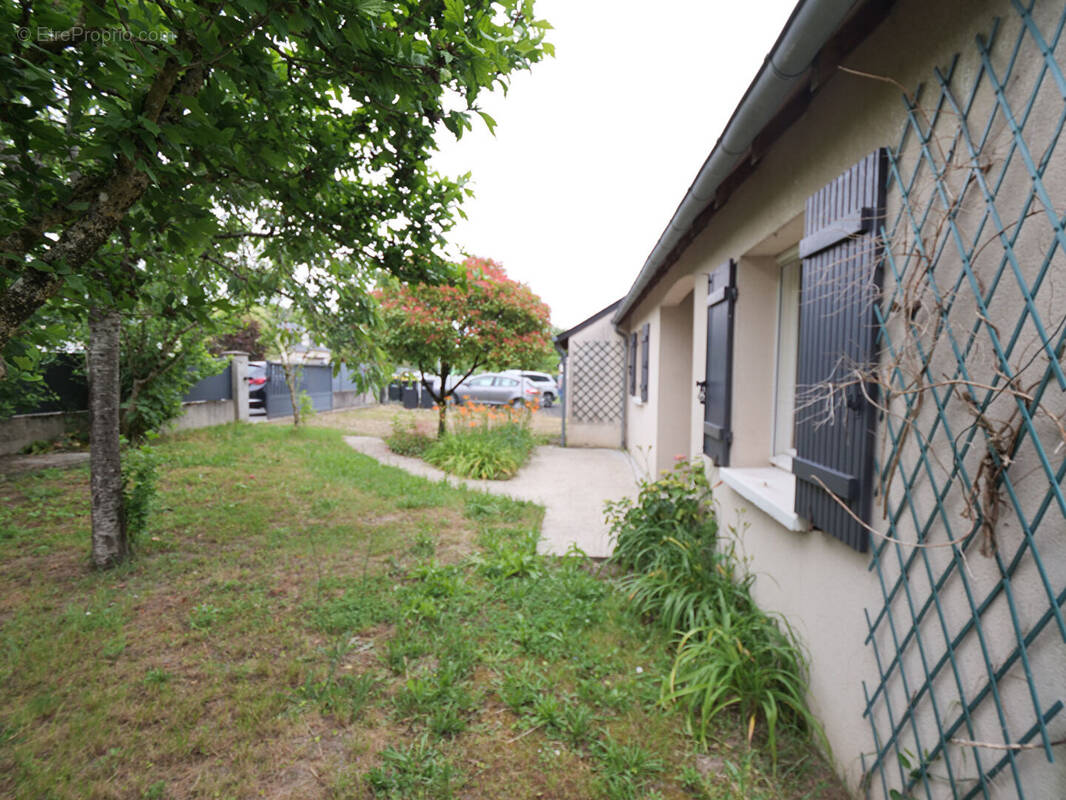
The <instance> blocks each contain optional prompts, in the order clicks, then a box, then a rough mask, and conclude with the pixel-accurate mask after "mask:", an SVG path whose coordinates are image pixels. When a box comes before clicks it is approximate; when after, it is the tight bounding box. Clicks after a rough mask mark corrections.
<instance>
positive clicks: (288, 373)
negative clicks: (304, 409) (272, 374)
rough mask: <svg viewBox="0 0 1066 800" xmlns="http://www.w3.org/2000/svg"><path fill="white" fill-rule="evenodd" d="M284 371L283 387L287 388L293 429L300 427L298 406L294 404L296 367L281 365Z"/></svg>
mask: <svg viewBox="0 0 1066 800" xmlns="http://www.w3.org/2000/svg"><path fill="white" fill-rule="evenodd" d="M282 369H284V370H285V385H286V386H288V387H289V402H290V403H291V404H292V424H293V427H296V428H299V427H300V406H299V405H298V404H297V402H296V369H297V368H296V365H295V364H289V363H288V362H285V363H283V364H282Z"/></svg>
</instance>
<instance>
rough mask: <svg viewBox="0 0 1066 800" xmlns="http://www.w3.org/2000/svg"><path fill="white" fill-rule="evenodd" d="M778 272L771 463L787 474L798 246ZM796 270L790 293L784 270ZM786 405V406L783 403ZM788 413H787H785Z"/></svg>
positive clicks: (793, 385) (792, 406) (796, 332)
mask: <svg viewBox="0 0 1066 800" xmlns="http://www.w3.org/2000/svg"><path fill="white" fill-rule="evenodd" d="M777 265H778V268H779V272H778V280H777V324H776V331H775V336H774V391H773V402H774V405H773V427H772V431H771V434H770V463H771V464H773V465H774V466H775V467H779V468H781V469H783V470H785V471H787V472H791V471H792V459H793V457H794V456H795V455H796V448H795V447H793V446H791V440H792V436H793V435H794V432H795V410H794V409H795V405H796V366H797V362H798V353H797V352H796V349H797V348H798V336H799V330H798V326H799V300H800V289H801V280H802V279H801V275H802V271H801V270H802V266H801V262H800V257H799V245H798V244H797V245H795V246H794V247H790V248H789V249H788V250H785V251H784V252H783V253H780V254H779V255H778V256H777ZM787 269H794V270H796V273H795V274H796V281H795V289H794V291H793V290H790V287H788V286H787V285H786V280H785V270H787ZM789 303H791V304H794V309H793V314H792V316H793V319H794V323H793V324H791V325H789V328H790V329H789V330H788V331H786V330H785V325H786V324H787V320H786V315H785V311H786V308H787V306H786V304H789ZM786 335H789V336H791V337H793V341H792V342H791V343H790V349H791V353H790V356H791V361H792V363H791V365H786V364H785V363H784V362H783V359H784V358H785V345H786V343H785V342H784V337H785V336H786ZM783 368H787V369H788V370H789V372H790V373H791V374H790V375H788V376H784V377H783V376H782V369H783ZM785 402H787V405H783V403H785ZM786 409H787V410H786ZM786 437H787V438H788V440H789V442H790V444H788V445H785V444H783V442H782V440H784V439H785V438H786Z"/></svg>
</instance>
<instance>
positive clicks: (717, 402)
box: [703, 259, 737, 467]
mask: <svg viewBox="0 0 1066 800" xmlns="http://www.w3.org/2000/svg"><path fill="white" fill-rule="evenodd" d="M736 286H737V265H736V262H735V261H733V260H732V259H730V260H729V261H727V262H726V263H725V264H723V265H722V266H720V267H718V269H716V270H715V271H714V272H712V273H711V274H710V275H709V276H707V370H706V373H705V375H706V377H705V378H704V380H705V381H706V387H705V388H704V402H703V452H704V454H705V455H707V456H709V457H710V458H711V460H712V461H714V463H715V464H717V465H718V466H720V467H728V466H729V445H730V443H731V442H732V441H733V431H732V428H731V424H732V407H733V306H734V305H735V303H736V299H737V289H736Z"/></svg>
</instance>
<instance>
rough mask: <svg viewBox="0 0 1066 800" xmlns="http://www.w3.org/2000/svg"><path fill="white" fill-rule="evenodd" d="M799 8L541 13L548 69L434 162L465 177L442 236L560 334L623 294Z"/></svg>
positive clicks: (689, 5) (575, 7)
mask: <svg viewBox="0 0 1066 800" xmlns="http://www.w3.org/2000/svg"><path fill="white" fill-rule="evenodd" d="M794 5H795V0H748V1H747V2H736V0H703V1H702V2H699V1H697V0H661V1H660V2H658V3H647V2H644V3H636V2H628V0H615V2H606V0H595V1H593V0H537V3H536V11H537V16H538V17H541V18H544V19H547V20H548V21H549V22H550V23H551V24H552V25H553V26H554V28H555V30H553V31H551V32H550V37H549V41H551V42H552V43H554V45H555V48H556V57H555V58H549V59H546V60H545V61H543V62H541V63H539V64H536V65H534V67H533V70H532V71H531V72H528V73H521V74H519V75H517V76H516V77H515V78H514V80H513V81H512V83H511V88H510V91H509V92H508V93H507V95H506V96H504V95H502V93H499V92H496V93H494V94H493V95H492V96H491V97H486V98H485V100H484V102H482V104H481V105H482V107H483V108H484V109H485V110H486V111H487V112H488V113H490V114H491V115H492V116H493V117H494V118H495V119H496V122H497V123H498V127H497V128H496V135H495V136H492V135H490V134H489V133H488V132H487V131H486V129H485V126H484V125H483V124H481V122H480V120H478V121H477V123H476V124H475V127H474V131H473V132H472V133H467V134H465V135H464V136H463V138H462V139H461V140H460V141H458V142H456V141H454V138H452V137H451V135H450V134H447V133H445V135H444V136H442V137H441V139H440V141H441V145H442V148H441V150H442V151H441V153H440V154H439V155H438V156H436V157H435V158H434V160H433V164H434V166H435V167H436V169H438V170H439V171H440V172H442V173H444V174H447V175H452V176H455V175H459V174H462V173H464V172H467V171H469V172H472V173H473V188H474V190H475V192H476V197H474V198H473V199H471V200H468V201H467V202H466V203H465V204H464V209H465V211H466V213H467V215H468V217H469V219H468V220H459V223H458V224H457V225H456V227H455V228H454V229H453V230H452V232H451V235H450V238H451V242H452V244H453V247H454V248H455V251H456V254H458V252H459V251H464V252H468V253H472V254H474V255H479V256H485V257H487V258H493V259H496V260H497V261H500V262H502V263H503V265H504V267H505V268H506V269H507V272H508V274H509V275H510V276H511V277H512V278H516V279H518V280H520V281H523V282H525V283H528V284H529V285H530V287H531V288H532V289H533V291H535V292H536V293H537V294H539V295H540V296H541V297H542V298H543V299H544V300H545V301H546V302H547V303H548V305H550V306H551V309H552V322H553V323H554V324H556V325H559V326H561V327H563V328H569V327H571V326H573V325H575V324H577V323H578V322H580V321H581V320H583V319H585V318H586V317H588V316H590V315H591V314H594V313H595V312H596V311H599V310H600V309H601V308H603V307H604V306H606V305H608V304H609V303H612V302H614V301H615V300H617V299H618V298H620V297H621V296H622V295H624V294H625V293H626V292H627V291H628V290H629V287H630V285H631V284H632V282H633V280H634V279H635V278H636V276H637V273H638V272H639V271H640V268H641V266H643V264H644V259H645V258H647V256H648V254H649V253H650V252H651V250H652V248H653V247H654V246H655V242H656V241H657V240H658V238H659V234H660V233H662V231H663V229H664V228H665V227H666V224H667V222H668V221H669V220H670V217H671V215H672V214H673V212H674V210H675V209H676V208H677V205H678V203H680V202H681V198H682V197H683V196H684V194H685V191H686V190H687V189H688V187H689V184H691V183H692V180H693V179H694V178H695V177H696V173H697V172H698V171H699V168H700V166H701V165H702V164H703V161H704V159H705V158H706V157H707V155H708V154H709V153H710V151H711V148H712V147H714V143H715V142H716V141H717V139H718V136H719V135H720V134H721V132H722V129H723V128H724V127H725V124H726V122H728V120H729V117H730V115H731V114H732V113H733V110H734V109H735V108H736V105H737V103H738V102H739V101H740V98H741V96H743V94H744V91H745V90H746V89H747V87H748V84H749V83H750V82H751V80H752V79H753V78H754V77H755V73H756V72H757V71H758V69H759V67H760V66H761V64H762V62H763V59H764V58H765V57H766V55H767V53H769V51H770V48H771V47H772V46H773V43H774V42H775V41H776V39H777V36H778V34H779V33H780V31H781V28H782V27H783V26H784V24H785V21H786V20H787V19H788V16H789V14H790V13H791V11H792V8H793V6H794Z"/></svg>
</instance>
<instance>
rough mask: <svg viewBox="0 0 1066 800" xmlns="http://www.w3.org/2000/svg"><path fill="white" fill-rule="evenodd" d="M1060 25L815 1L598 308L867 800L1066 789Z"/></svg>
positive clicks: (874, 3) (639, 416)
mask: <svg viewBox="0 0 1066 800" xmlns="http://www.w3.org/2000/svg"><path fill="white" fill-rule="evenodd" d="M1064 27H1066V6H1064V4H1063V3H1062V2H1033V1H1032V0H987V1H984V0H975V1H974V2H948V0H898V1H897V2H889V1H887V0H868V1H867V2H861V1H860V2H848V1H842V0H805V2H801V3H799V4H798V6H797V8H796V10H795V11H794V12H793V14H792V17H791V18H790V20H789V22H788V23H787V25H786V27H785V29H784V30H783V31H782V33H781V35H780V37H779V39H778V40H777V43H776V44H775V46H774V48H773V50H772V51H771V53H770V55H769V56H768V58H767V60H766V61H765V63H764V66H763V67H762V69H761V70H760V72H759V73H758V75H757V76H756V77H755V79H754V81H753V82H752V84H751V86H750V88H749V89H748V91H747V93H746V95H745V96H744V98H743V100H742V101H741V103H740V105H739V106H738V108H737V109H736V111H735V112H734V114H733V116H732V118H731V120H730V122H729V124H728V126H727V127H726V129H725V131H724V132H722V134H721V137H720V138H719V139H718V142H717V144H716V145H715V147H714V149H713V150H712V152H711V153H710V155H709V156H708V158H707V160H706V162H705V163H704V164H703V166H702V168H701V169H700V170H699V173H698V174H697V176H696V178H695V180H694V182H693V183H692V185H691V187H690V188H689V190H688V192H687V194H686V195H685V197H684V198H683V199H682V201H681V204H680V205H679V206H678V208H677V210H676V212H675V213H674V215H673V217H672V218H671V219H670V220H669V221H667V224H666V226H665V230H664V232H663V234H662V236H661V238H660V239H659V241H658V243H657V245H656V246H655V248H654V250H653V251H652V253H651V254H650V256H649V257H648V258H647V260H646V262H645V264H644V266H643V268H642V269H641V271H640V273H639V275H638V276H637V278H636V280H635V281H634V283H633V285H632V287H631V289H630V291H629V292H628V294H627V295H626V296H625V297H624V298H623V299H622V301H621V302H620V303H619V304H618V306H617V307H616V308H615V310H614V312H613V314H612V317H611V321H612V323H614V324H615V325H617V326H618V328H619V329H620V330H621V331H623V333H624V334H625V336H626V346H627V358H628V363H630V364H635V366H634V367H633V368H632V373H631V374H639V376H640V378H639V380H638V381H634V380H632V378H630V379H629V380H628V381H627V385H626V408H625V412H624V419H625V431H624V436H625V442H626V446H627V447H628V448H629V450H630V451H631V452H632V453H633V454H634V456H636V454H637V453H641V454H646V457H647V459H648V461H649V463H650V464H651V465H652V467H653V468H654V469H655V470H657V471H662V470H665V469H667V468H669V466H670V465H671V464H672V463H673V461H674V457H675V456H676V455H679V454H680V455H683V456H688V457H692V458H702V459H703V460H704V462H705V464H706V465H707V467H708V472H709V475H710V477H711V480H712V484H714V485H715V486H716V490H715V491H716V502H717V504H718V511H719V515H720V519H721V520H722V522H723V525H730V526H734V527H735V528H736V529H737V531H738V534H739V535H740V536H741V538H742V542H743V547H744V549H745V551H746V553H747V555H748V556H749V557H750V560H751V569H752V571H753V573H754V574H756V576H757V577H756V582H755V589H754V591H755V595H756V599H757V600H758V602H759V603H760V604H761V605H762V606H763V607H764V608H767V609H769V610H773V611H775V612H778V613H780V614H781V615H782V616H783V617H784V618H785V619H786V620H788V622H789V623H790V624H791V625H792V627H793V628H794V629H795V631H796V632H797V634H798V636H799V638H800V639H801V640H802V641H803V642H804V644H805V646H806V648H807V650H808V654H809V658H810V693H809V694H810V697H809V699H810V703H811V706H812V708H813V710H814V711H815V713H816V714H817V715H818V716H819V718H820V719H821V720H822V721H823V724H824V726H825V731H826V734H827V736H828V740H829V743H830V746H831V748H832V755H833V758H834V760H835V763H836V764H837V765H838V767H839V769H840V771H841V773H842V774H843V775H844V777H845V778H846V780H847V782H848V783H849V785H850V786H851V787H852V788H853V789H854V790H855V791H856V792H860V791H861V792H863V793H865V794H866V795H867V796H871V797H876V798H885V800H888V798H897V797H915V798H917V797H922V798H940V797H961V798H970V797H984V798H989V797H1012V798H1013V797H1025V798H1061V797H1064V796H1066V747H1064V746H1063V741H1064V740H1066V713H1064V703H1066V623H1064V612H1063V605H1064V604H1066V496H1064V495H1066V490H1064V484H1063V479H1064V476H1066V423H1064V420H1066V374H1064V373H1066V366H1064V364H1063V353H1064V350H1066V300H1064V297H1066V295H1064V292H1066V255H1064V252H1066V224H1064V219H1063V215H1064V212H1066V145H1063V144H1062V138H1063V136H1062V131H1063V125H1064V122H1066V40H1064V38H1063V35H1062V32H1063V29H1064ZM644 376H646V377H644Z"/></svg>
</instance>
